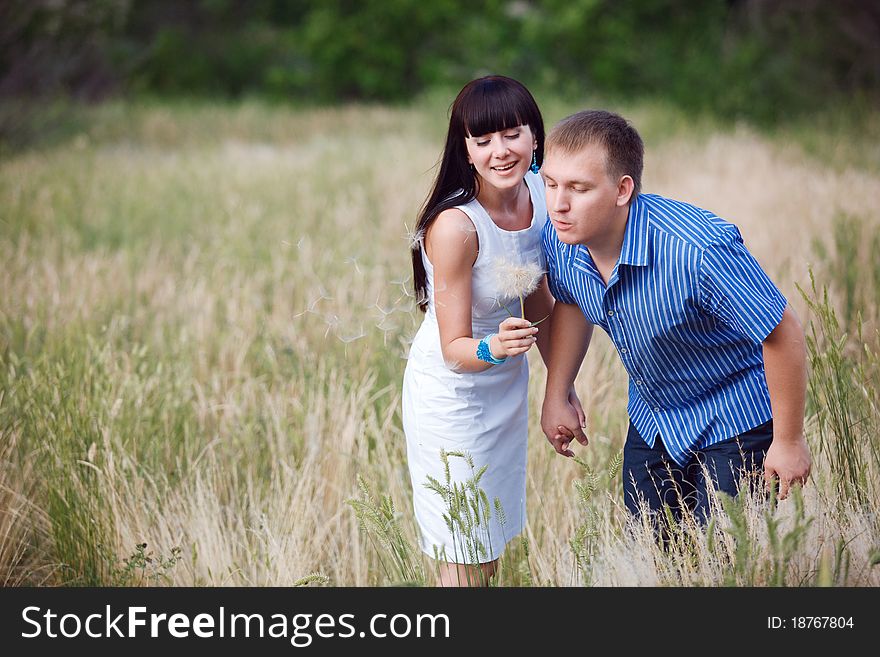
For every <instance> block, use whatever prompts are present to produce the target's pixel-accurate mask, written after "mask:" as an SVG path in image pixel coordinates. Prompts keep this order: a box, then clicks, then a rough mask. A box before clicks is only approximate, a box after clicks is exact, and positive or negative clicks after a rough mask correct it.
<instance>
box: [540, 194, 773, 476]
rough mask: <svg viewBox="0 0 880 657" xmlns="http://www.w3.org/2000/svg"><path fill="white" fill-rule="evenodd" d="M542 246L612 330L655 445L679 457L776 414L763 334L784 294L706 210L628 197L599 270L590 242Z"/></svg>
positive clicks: (552, 232) (566, 292) (632, 405)
mask: <svg viewBox="0 0 880 657" xmlns="http://www.w3.org/2000/svg"><path fill="white" fill-rule="evenodd" d="M543 246H544V251H545V254H546V256H547V267H548V275H547V277H548V280H549V284H550V291H551V292H552V293H553V296H554V297H556V299H558V300H559V301H561V302H563V303H570V304H577V305H578V306H579V307H580V308H581V310H582V311H583V313H584V315H585V316H586V318H587V319H588V320H589V321H590V322H592V323H593V324H595V325H597V326H601V327H602V328H603V329H605V332H606V333H608V335H609V337H610V338H611V340H612V342H613V343H614V345H615V346H616V347H617V353H618V355H619V356H620V359H621V361H623V365H624V367H625V368H626V370H627V372H628V373H629V377H630V379H629V403H628V405H627V411H628V413H629V417H630V420H631V421H632V423H633V425H635V428H636V429H637V430H638V432H639V433H640V434H641V435H642V436H643V437H644V439H645V441H646V442H647V443H648V445H650V446H651V447H653V446H654V440H655V438H656V436H658V435H659V436H661V439H662V441H663V444H664V446H665V447H666V450H667V451H668V452H669V454H670V456H672V458H673V459H675V461H676V463H678V464H679V465H682V466H684V465H685V464H686V463H687V462H688V461H689V460H690V459H691V457H692V452H693V451H694V450H699V449H702V448H704V447H707V446H709V445H712V444H714V443H717V442H720V441H722V440H725V439H727V438H730V437H732V436H736V435H739V434H741V433H744V432H745V431H748V430H749V429H752V428H754V427H756V426H758V425H760V424H763V423H764V422H766V421H767V420H769V419H770V418H771V412H770V395H769V393H768V391H767V381H766V377H765V375H764V359H763V351H762V344H761V343H762V342H763V341H764V339H765V338H766V337H767V336H768V335H769V334H770V332H771V331H772V330H773V329H774V328H775V327H776V326H777V325H778V324H779V322H780V320H781V319H782V313H783V311H784V310H785V307H786V305H787V302H786V300H785V297H784V296H782V294H781V293H780V292H779V290H778V289H777V288H776V286H775V285H773V283H772V282H771V281H770V279H769V278H768V277H767V275H766V274H765V273H764V271H763V270H762V269H761V267H760V265H758V263H757V261H756V260H755V259H754V257H753V256H752V255H751V254H750V253H749V252H748V251H747V250H746V247H745V245H744V244H743V240H742V236H741V235H740V232H739V230H738V229H737V228H736V226H734V225H733V224H730V223H727V222H726V221H724V220H722V219H721V218H719V217H717V216H716V215H714V214H713V213H711V212H708V211H706V210H702V209H700V208H697V207H695V206H693V205H689V204H687V203H681V202H679V201H673V200H671V199H666V198H663V197H661V196H657V195H655V194H641V195H639V196H638V197H637V198H636V199H635V200H634V201H633V202H632V203H631V204H630V210H629V217H628V219H627V224H626V230H625V234H624V239H623V245H622V248H621V253H620V258H619V260H618V262H617V264H616V265H615V267H614V270H613V271H612V273H611V277H610V278H609V280H608V286H607V287H606V286H605V283H604V282H603V281H602V277H601V276H600V275H599V271H598V270H597V269H596V266H595V265H594V264H593V260H592V258H591V257H590V252H589V251H588V249H587V248H586V247H585V246H584V245H582V244H577V245H568V244H564V243H563V242H561V241H560V240H559V237H558V236H557V234H556V229H555V228H553V224H552V223H550V221H549V219H548V221H547V223H546V225H545V226H544V233H543Z"/></svg>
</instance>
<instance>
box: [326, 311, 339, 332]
mask: <svg viewBox="0 0 880 657" xmlns="http://www.w3.org/2000/svg"><path fill="white" fill-rule="evenodd" d="M324 322H326V324H327V330H326V331H324V337H325V338H326V337H327V336H328V335H329V334H330V331H331V330H332V331H334V332H335V331H336V329H338V328H339V317H338V316H336V315H330V316H329V317H325V318H324Z"/></svg>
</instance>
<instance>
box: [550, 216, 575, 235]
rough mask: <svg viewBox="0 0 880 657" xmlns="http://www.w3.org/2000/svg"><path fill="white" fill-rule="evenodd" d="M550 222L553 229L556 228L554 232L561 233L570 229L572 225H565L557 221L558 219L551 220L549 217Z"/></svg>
mask: <svg viewBox="0 0 880 657" xmlns="http://www.w3.org/2000/svg"><path fill="white" fill-rule="evenodd" d="M550 220H551V221H552V222H553V227H554V228H556V230H561V231H562V232H565V231H567V230H568V229H569V228H571V227H572V224H569V223H566V222H564V221H559V219H553V217H550Z"/></svg>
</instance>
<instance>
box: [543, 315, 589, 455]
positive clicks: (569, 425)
mask: <svg viewBox="0 0 880 657" xmlns="http://www.w3.org/2000/svg"><path fill="white" fill-rule="evenodd" d="M549 321H550V322H551V325H550V345H549V350H548V351H549V359H546V362H547V388H546V391H545V393H544V405H543V408H542V410H541V429H542V431H543V432H544V435H545V436H547V440H549V441H550V444H551V445H553V448H554V449H555V450H556V451H557V452H558V453H559V454H562V455H563V456H574V452H572V451H571V450H570V449H568V445H569V443H571V441H572V440H573V439H577V440H578V442H580V443H581V444H583V445H586V444H587V442H588V441H587V437H586V435H584V432H583V429H582V427H581V425H580V421H579V418H578V414H577V411H576V409H575V408H574V406H572V404H571V402H570V401H569V390H570V389H571V388H572V386H573V385H574V379H575V377H576V376H577V373H578V370H579V369H580V367H581V363H582V362H583V360H584V356H585V355H586V353H587V348H588V347H589V346H590V338H592V336H593V325H592V324H591V323H590V322H588V321H587V318H586V317H584V314H583V312H581V309H580V308H579V307H578V306H577V305H575V304H568V303H561V302H559V301H557V302H556V305H554V306H553V314H552V316H551V317H550V320H549ZM560 427H563V430H560Z"/></svg>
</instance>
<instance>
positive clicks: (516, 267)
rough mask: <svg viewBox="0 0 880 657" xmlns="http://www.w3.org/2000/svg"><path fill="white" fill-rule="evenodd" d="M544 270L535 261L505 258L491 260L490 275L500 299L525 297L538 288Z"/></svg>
mask: <svg viewBox="0 0 880 657" xmlns="http://www.w3.org/2000/svg"><path fill="white" fill-rule="evenodd" d="M543 275H544V270H543V269H541V266H540V265H539V264H538V263H537V262H526V263H522V264H520V263H516V262H513V261H511V260H508V259H507V258H496V259H495V260H494V261H493V262H492V277H493V279H494V283H495V287H496V289H497V290H498V297H499V298H500V299H512V298H525V297H527V296H529V295H530V294H531V293H532V292H534V291H535V290H536V289H537V288H538V283H540V282H541V276H543Z"/></svg>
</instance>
